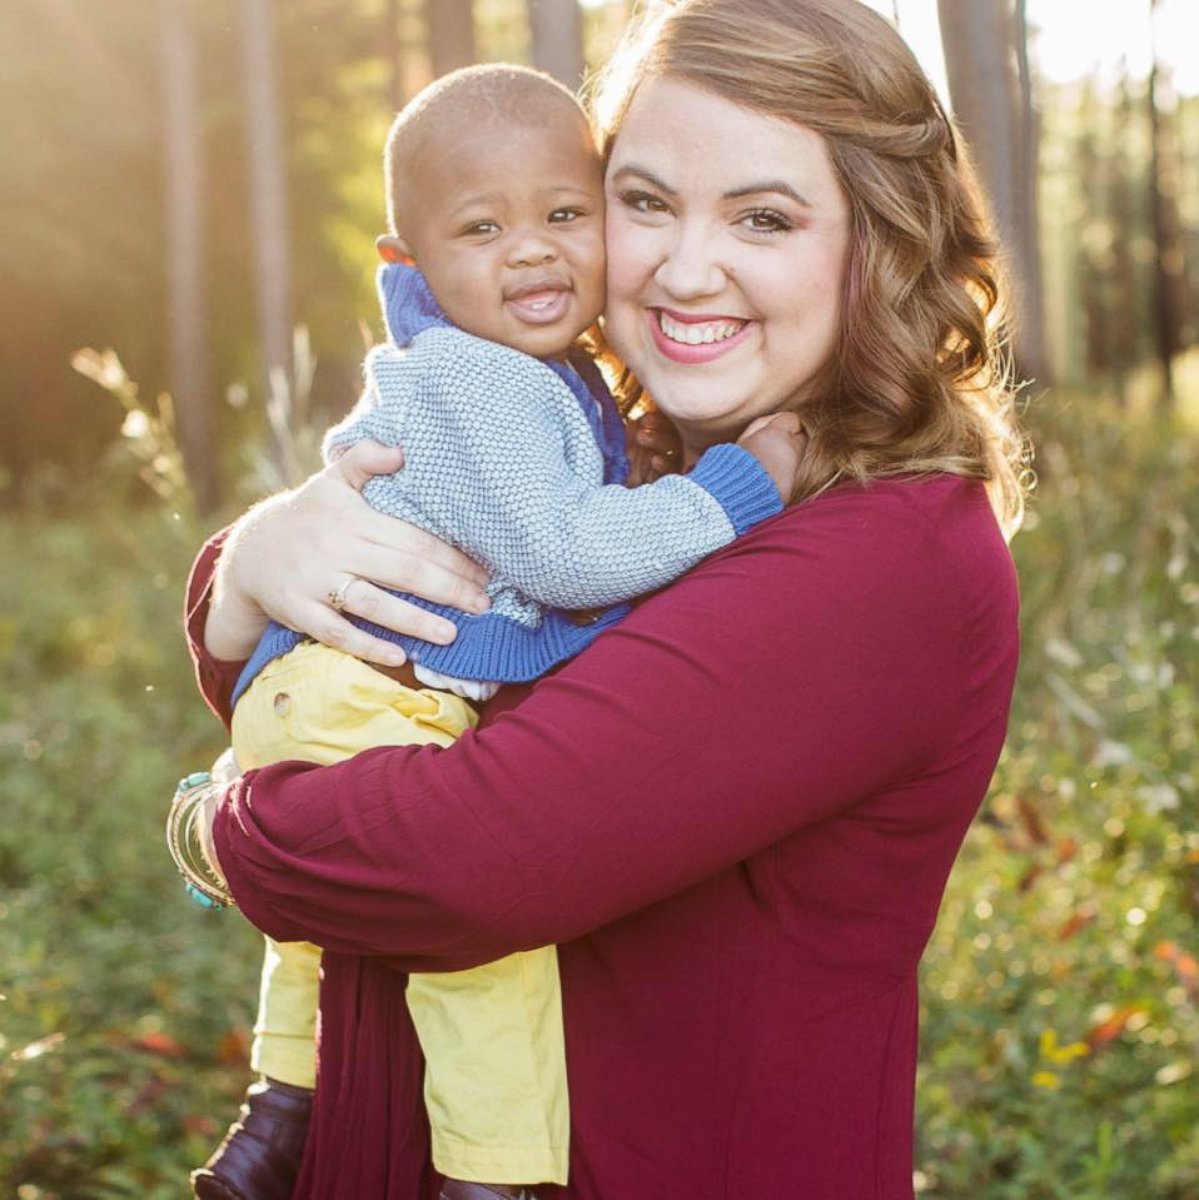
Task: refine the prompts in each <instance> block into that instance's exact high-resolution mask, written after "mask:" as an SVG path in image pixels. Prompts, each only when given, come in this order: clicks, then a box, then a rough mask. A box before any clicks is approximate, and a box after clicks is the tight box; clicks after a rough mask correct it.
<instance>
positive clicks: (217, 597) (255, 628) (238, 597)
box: [204, 509, 269, 662]
mask: <svg viewBox="0 0 1199 1200" xmlns="http://www.w3.org/2000/svg"><path fill="white" fill-rule="evenodd" d="M256 512H257V510H256V509H255V510H251V511H250V512H249V513H247V514H246V515H245V516H244V517H242V519H241V521H239V522H238V523H237V525H235V526H234V528H233V531H232V532H231V533H230V535H229V537H228V539H227V540H226V542H225V545H224V546H223V547H222V548H221V553H220V557H219V558H218V559H217V563H216V570H215V571H214V573H213V578H212V594H211V599H210V601H209V606H208V617H207V620H206V622H205V625H204V648H205V649H206V650H207V651H208V653H209V654H211V655H212V656H213V658H216V659H219V660H221V661H223V662H239V661H240V660H242V659H244V658H248V657H249V656H250V655H251V654H252V653H253V651H254V647H255V646H256V645H257V644H258V639H259V638H260V637H261V636H262V632H263V630H264V629H266V627H267V624H268V621H269V618H268V617H267V615H266V613H265V612H263V610H262V608H261V606H260V605H259V604H258V603H257V602H256V601H255V600H254V599H253V597H251V596H249V595H247V594H246V593H245V591H244V590H243V589H242V588H241V587H240V586H239V582H238V578H237V562H238V554H239V551H240V549H241V546H240V543H241V540H242V534H243V533H244V531H245V527H246V526H247V524H248V523H249V522H250V521H252V520H253V519H254V517H255V515H256Z"/></svg>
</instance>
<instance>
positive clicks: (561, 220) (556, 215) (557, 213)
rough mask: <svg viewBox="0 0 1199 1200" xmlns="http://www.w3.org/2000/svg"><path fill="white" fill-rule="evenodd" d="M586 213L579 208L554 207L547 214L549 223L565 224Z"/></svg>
mask: <svg viewBox="0 0 1199 1200" xmlns="http://www.w3.org/2000/svg"><path fill="white" fill-rule="evenodd" d="M586 215H587V214H586V213H585V212H584V211H583V209H581V208H555V209H554V211H553V212H552V213H550V215H549V221H550V224H551V225H565V224H567V223H568V222H570V221H577V220H578V219H579V218H580V217H585V216H586Z"/></svg>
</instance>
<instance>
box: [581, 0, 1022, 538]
mask: <svg viewBox="0 0 1199 1200" xmlns="http://www.w3.org/2000/svg"><path fill="white" fill-rule="evenodd" d="M664 76H668V77H670V78H674V79H681V80H685V81H687V82H688V83H692V84H694V85H696V86H698V87H701V88H704V89H705V90H707V91H710V92H713V93H714V94H716V95H718V96H721V97H723V98H725V99H727V100H731V101H732V102H733V103H734V104H739V105H742V106H744V107H746V108H750V109H754V110H756V111H759V112H762V113H764V114H766V115H768V116H771V117H775V118H781V119H783V120H787V121H793V122H794V123H795V124H797V125H803V126H806V127H807V128H809V129H811V130H814V131H815V132H816V133H818V134H820V135H821V136H822V137H823V138H824V140H825V142H826V144H827V146H828V150H829V155H830V158H831V160H832V163H833V167H834V169H835V171H836V174H837V177H838V179H839V181H840V184H841V187H842V188H843V189H844V191H845V194H846V196H847V197H848V199H849V204H850V209H851V212H852V234H851V241H850V252H849V264H848V269H847V271H846V283H845V294H844V297H843V300H842V320H841V332H840V338H839V342H838V346H837V349H836V352H835V354H834V358H833V361H832V362H831V363H830V364H829V368H828V372H827V378H826V379H825V380H823V381H822V382H821V385H820V386H819V387H818V388H817V390H816V393H815V394H814V395H813V396H812V398H811V399H809V400H806V401H805V402H804V405H803V408H802V419H803V424H804V427H805V429H806V430H807V433H808V435H809V439H810V457H811V475H810V478H809V479H808V480H807V481H806V482H805V483H804V484H802V485H801V489H800V493H799V494H798V495H797V496H796V499H803V498H805V497H807V496H811V495H813V494H815V493H816V492H819V491H821V490H823V489H824V488H827V487H828V486H830V485H831V484H833V483H835V482H837V481H839V480H843V479H847V478H851V479H857V480H867V479H871V478H874V479H877V478H881V477H885V476H894V475H903V474H927V473H933V472H946V471H947V472H951V473H953V474H956V475H964V476H969V477H973V478H978V479H982V480H985V481H986V483H987V487H988V490H989V493H990V495H991V500H992V504H993V505H994V507H995V510H996V513H997V514H998V516H999V519H1000V522H1001V524H1002V525H1003V527H1004V529H1005V530H1006V531H1008V532H1009V533H1011V532H1014V530H1015V529H1016V528H1017V526H1018V525H1019V522H1020V517H1021V513H1022V510H1023V493H1024V470H1025V458H1026V451H1025V443H1024V441H1023V439H1022V437H1021V436H1020V433H1019V431H1018V428H1017V425H1016V421H1015V418H1014V414H1013V404H1012V401H1013V392H1012V388H1011V386H1010V383H1009V379H1008V366H1007V360H1006V356H1005V355H1004V354H1003V351H1002V345H1001V335H1000V330H1001V328H1002V320H1003V308H1002V303H1001V297H1002V292H1003V284H1002V277H1001V271H1000V268H999V263H998V259H997V248H996V245H995V242H994V241H993V239H992V236H991V233H990V229H989V223H988V219H987V216H986V212H985V208H984V205H983V203H982V200H981V196H980V193H979V190H978V187H977V184H976V182H975V179H974V173H973V171H972V169H971V167H970V164H969V162H968V161H967V158H966V156H965V154H964V152H963V148H962V146H961V144H960V141H959V139H958V137H957V135H956V134H955V131H954V129H953V126H952V125H951V123H950V121H949V120H948V119H947V117H946V115H945V112H944V111H943V109H942V107H941V104H940V102H939V101H938V99H937V96H936V93H935V92H934V90H933V88H932V86H931V85H930V84H929V81H928V79H927V77H926V76H925V74H924V72H923V71H922V70H921V68H920V66H919V64H918V63H917V62H916V59H915V57H914V56H913V54H912V52H911V51H910V50H909V49H908V47H907V45H906V44H905V43H904V42H903V40H902V39H901V38H900V36H899V35H898V33H897V32H896V31H895V30H894V29H893V28H892V27H891V26H890V25H889V24H888V22H887V21H886V20H884V19H883V18H882V17H880V16H879V15H878V14H877V13H875V12H873V11H872V10H871V9H869V8H867V7H865V6H864V5H863V4H860V3H857V0H674V2H673V3H671V2H669V0H666V2H662V0H660V2H659V3H658V4H657V5H655V6H654V7H653V8H651V9H650V10H648V11H647V12H646V13H645V14H644V15H643V16H642V17H641V18H640V19H639V20H636V21H635V22H634V24H633V26H632V28H631V29H630V31H629V33H628V35H627V36H626V38H625V41H624V42H623V43H622V45H621V47H620V48H619V49H618V50H617V52H616V54H615V55H614V56H613V59H612V61H611V62H610V63H609V64H608V66H607V67H606V68H605V69H604V71H603V72H602V73H601V74H600V76H599V78H598V79H597V80H596V81H595V82H594V84H593V88H592V98H593V109H594V112H595V115H596V120H597V123H598V127H599V133H600V138H601V144H602V145H603V147H604V149H605V151H608V150H610V148H611V145H612V143H613V141H614V140H615V138H616V137H617V135H618V134H619V131H620V125H621V121H622V120H623V117H624V114H625V112H626V111H627V109H628V106H629V103H630V101H631V99H632V97H633V94H634V92H635V91H636V89H637V87H638V85H639V84H640V83H641V82H643V81H644V80H646V79H650V78H656V77H664ZM633 386H634V387H635V384H634V385H633Z"/></svg>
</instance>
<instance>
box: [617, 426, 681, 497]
mask: <svg viewBox="0 0 1199 1200" xmlns="http://www.w3.org/2000/svg"><path fill="white" fill-rule="evenodd" d="M625 449H626V453H627V454H628V456H629V487H640V485H641V484H643V483H653V482H654V480H655V479H661V478H662V476H663V475H670V474H671V473H673V472H675V471H677V470H678V469H679V464H680V463H681V462H682V457H683V443H682V440H681V439H680V438H679V434H678V430H676V429H675V427H674V426H673V425H672V424H671V423H670V418H669V417H667V416H666V415H665V413H660V412H647V413H646V414H645V415H644V416H640V417H637V418H636V419H635V420H633V421H630V422H629V423H628V424H627V425H626V426H625Z"/></svg>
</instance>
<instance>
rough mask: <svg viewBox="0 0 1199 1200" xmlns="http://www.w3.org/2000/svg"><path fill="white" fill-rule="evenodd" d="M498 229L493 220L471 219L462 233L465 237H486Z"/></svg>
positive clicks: (497, 231)
mask: <svg viewBox="0 0 1199 1200" xmlns="http://www.w3.org/2000/svg"><path fill="white" fill-rule="evenodd" d="M499 231H500V227H499V225H498V224H497V223H496V222H495V221H472V222H471V223H470V224H469V225H468V226H467V227H466V228H465V229H464V230H463V231H462V233H463V235H464V236H466V237H487V236H489V235H491V234H493V233H499Z"/></svg>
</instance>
